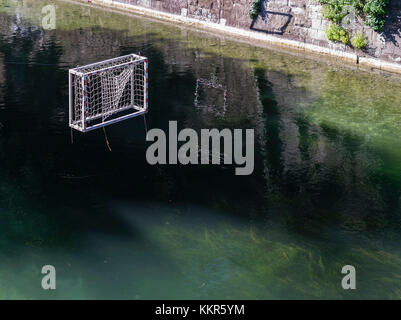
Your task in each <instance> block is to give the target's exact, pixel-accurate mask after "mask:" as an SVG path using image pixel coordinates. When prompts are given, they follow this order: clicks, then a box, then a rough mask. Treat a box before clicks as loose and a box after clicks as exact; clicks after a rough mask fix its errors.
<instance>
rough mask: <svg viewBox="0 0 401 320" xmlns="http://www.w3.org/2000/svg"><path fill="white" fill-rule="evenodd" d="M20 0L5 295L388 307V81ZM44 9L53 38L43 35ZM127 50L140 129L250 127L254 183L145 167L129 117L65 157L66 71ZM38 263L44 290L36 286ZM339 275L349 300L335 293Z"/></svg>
mask: <svg viewBox="0 0 401 320" xmlns="http://www.w3.org/2000/svg"><path fill="white" fill-rule="evenodd" d="M16 3H17V2H16V1H11V0H2V1H0V5H1V7H0V298H1V299H13V298H24V299H25V298H26V299H31V298H41V299H42V298H43V299H45V298H56V299H57V298H68V299H70V298H77V299H81V298H82V299H85V298H94V299H97V298H127V299H149V298H153V299H156V298H160V299H176V298H183V299H194V298H196V299H208V298H209V299H216V298H219V299H227V298H235V299H238V298H244V299H284V298H295V299H304V298H317V299H327V298H340V299H355V298H363V299H366V298H368V299H371V298H385V299H387V298H391V299H399V298H400V297H401V244H400V243H401V242H400V240H401V239H400V238H401V237H400V231H401V208H400V205H401V139H400V137H401V106H400V101H401V81H400V80H401V79H400V78H399V77H396V76H389V75H380V74H375V73H367V72H364V71H358V70H356V69H352V68H347V67H340V66H339V65H335V64H328V63H327V62H324V61H321V62H318V61H313V60H311V59H306V58H304V57H302V56H297V55H288V54H284V53H280V52H277V51H270V50H267V49H264V48H255V47H252V46H250V45H247V44H241V43H237V42H233V41H231V40H229V39H224V38H219V37H214V36H210V35H207V34H204V33H197V32H196V31H194V30H191V29H188V28H185V27H181V28H180V27H174V26H171V25H168V24H164V23H160V22H154V21H151V20H147V19H144V18H136V17H130V16H127V15H122V14H118V13H108V12H105V11H102V10H98V9H95V8H90V7H82V6H78V5H72V4H69V3H65V2H62V1H53V2H51V1H44V0H43V1H42V0H37V1H32V0H30V1H20V2H18V5H16ZM48 3H54V4H56V5H57V11H56V12H57V28H56V30H53V31H46V30H43V29H42V28H41V24H40V21H41V19H42V18H43V16H41V9H42V7H43V6H44V5H45V4H48ZM24 4H25V5H24ZM132 52H134V53H137V52H141V54H142V55H145V56H147V57H149V61H150V79H151V82H150V110H151V111H150V113H149V114H148V115H147V123H148V126H149V127H150V128H164V129H166V128H168V121H169V120H177V121H178V125H179V127H180V128H187V127H191V128H196V129H200V128H218V129H222V128H255V133H256V140H257V141H256V149H255V158H256V159H255V171H254V173H253V175H251V176H246V177H239V176H235V174H234V169H233V167H231V166H189V167H185V166H149V165H148V164H147V163H146V161H145V151H146V148H147V143H146V142H145V140H144V124H143V121H142V119H132V120H129V121H126V122H124V123H121V124H118V125H115V126H112V127H109V128H108V129H107V134H108V138H109V141H110V144H111V147H112V149H113V151H112V152H109V151H108V150H107V147H106V144H105V138H104V136H103V133H102V131H101V130H100V131H95V132H92V133H89V134H85V135H81V134H75V135H74V144H73V145H71V141H70V130H69V128H68V125H67V123H68V110H67V109H68V107H67V102H68V96H67V94H68V83H67V71H68V69H69V68H71V67H75V66H77V65H83V64H86V63H89V62H95V61H99V60H102V59H105V58H111V57H115V56H120V55H123V54H127V53H132ZM211 77H216V78H217V79H218V81H219V82H220V83H221V84H223V85H224V86H225V87H226V88H227V111H226V113H225V114H224V116H222V115H221V114H219V112H216V110H214V109H213V108H210V109H209V110H207V111H205V112H199V111H198V110H197V109H196V108H195V106H194V94H195V89H196V81H197V79H210V78H211ZM202 97H203V98H202V99H204V103H212V102H213V103H216V104H217V105H218V104H219V103H220V104H221V101H222V100H221V96H220V95H219V93H218V92H217V93H216V92H211V91H210V92H208V91H205V92H203V95H202ZM216 101H217V102H216ZM218 108H219V106H217V107H216V109H218ZM217 111H218V110H217ZM220 111H221V110H220ZM46 264H52V265H54V266H55V267H56V269H57V290H55V291H51V292H49V291H44V290H42V289H41V279H42V275H41V273H40V271H41V268H42V266H43V265H46ZM344 265H353V266H355V268H356V270H357V289H356V290H353V291H352V290H348V291H345V290H343V289H342V288H341V279H342V276H343V275H342V274H341V268H342V266H344Z"/></svg>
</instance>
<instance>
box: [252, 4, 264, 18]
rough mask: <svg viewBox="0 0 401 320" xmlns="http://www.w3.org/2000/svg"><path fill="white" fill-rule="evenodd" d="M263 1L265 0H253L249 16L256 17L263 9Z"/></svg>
mask: <svg viewBox="0 0 401 320" xmlns="http://www.w3.org/2000/svg"><path fill="white" fill-rule="evenodd" d="M262 1H263V0H253V1H252V4H251V9H250V10H249V16H250V17H251V19H256V18H257V17H258V15H259V13H260V11H261V10H262Z"/></svg>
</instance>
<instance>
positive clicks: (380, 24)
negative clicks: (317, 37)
mask: <svg viewBox="0 0 401 320" xmlns="http://www.w3.org/2000/svg"><path fill="white" fill-rule="evenodd" d="M319 2H320V4H322V5H323V17H324V18H325V19H327V20H330V21H331V22H332V25H331V26H329V27H328V28H327V30H326V35H327V38H328V39H329V40H331V41H337V42H342V43H344V44H348V42H349V41H348V39H349V38H351V45H352V46H353V47H354V48H356V49H361V48H363V47H366V46H367V45H368V41H367V39H366V37H365V36H364V35H363V34H362V33H361V32H360V31H359V32H358V33H357V34H355V35H353V36H352V37H351V35H350V31H349V29H350V28H347V27H344V25H345V26H346V25H349V24H350V18H349V16H350V14H353V13H355V15H356V16H359V17H361V18H362V19H363V21H364V23H365V25H367V26H369V27H371V28H372V29H373V30H375V31H376V32H380V31H382V30H383V28H384V25H385V23H386V16H387V6H388V3H389V0H319ZM347 29H348V30H347ZM344 31H345V33H346V34H344ZM346 38H347V41H346V40H345V39H346ZM352 39H353V40H352Z"/></svg>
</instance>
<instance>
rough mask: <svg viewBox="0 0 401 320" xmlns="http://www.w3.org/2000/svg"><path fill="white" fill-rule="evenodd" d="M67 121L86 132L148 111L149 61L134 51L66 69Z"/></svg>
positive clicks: (71, 125) (72, 126)
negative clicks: (67, 81) (67, 89)
mask: <svg viewBox="0 0 401 320" xmlns="http://www.w3.org/2000/svg"><path fill="white" fill-rule="evenodd" d="M69 109H70V116H69V123H70V127H71V128H74V129H76V130H79V131H82V132H87V131H91V130H95V129H98V128H101V127H104V126H107V125H110V124H113V123H116V122H120V121H123V120H126V119H129V118H132V117H136V116H139V115H141V114H144V113H146V112H147V111H148V60H147V58H145V57H141V56H138V55H135V54H130V55H127V56H123V57H119V58H114V59H110V60H106V61H102V62H98V63H94V64H90V65H87V66H82V67H77V68H75V69H70V70H69Z"/></svg>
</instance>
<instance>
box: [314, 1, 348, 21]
mask: <svg viewBox="0 0 401 320" xmlns="http://www.w3.org/2000/svg"><path fill="white" fill-rule="evenodd" d="M345 2H346V1H345V0H320V3H321V4H323V17H324V18H326V19H328V20H330V21H333V22H341V20H342V19H343V18H344V17H345V16H346V15H347V14H348V13H349V12H348V9H347V7H346V3H345Z"/></svg>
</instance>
